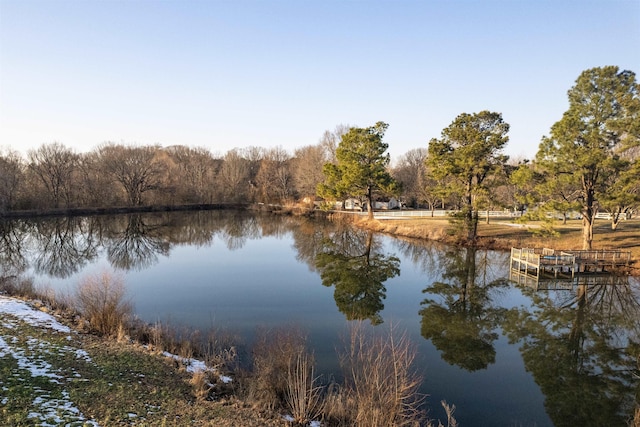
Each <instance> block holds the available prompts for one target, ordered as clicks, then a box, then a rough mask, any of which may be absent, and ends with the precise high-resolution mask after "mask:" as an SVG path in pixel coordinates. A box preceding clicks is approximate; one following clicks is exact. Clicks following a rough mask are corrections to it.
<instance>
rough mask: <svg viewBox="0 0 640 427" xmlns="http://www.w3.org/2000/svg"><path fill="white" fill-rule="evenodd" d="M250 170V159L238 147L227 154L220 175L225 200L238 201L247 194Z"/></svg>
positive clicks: (219, 179)
mask: <svg viewBox="0 0 640 427" xmlns="http://www.w3.org/2000/svg"><path fill="white" fill-rule="evenodd" d="M249 172H250V168H249V161H248V160H247V159H245V158H244V157H243V156H242V155H241V154H240V152H239V151H238V150H237V149H233V150H231V151H228V152H227V154H225V156H224V158H223V159H222V166H221V168H220V173H219V175H218V181H219V183H220V187H221V190H222V191H221V193H222V196H223V200H224V201H227V202H238V201H240V200H243V199H244V198H245V197H246V196H247V194H248V188H249Z"/></svg>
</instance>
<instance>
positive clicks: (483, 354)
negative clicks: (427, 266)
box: [420, 248, 508, 371]
mask: <svg viewBox="0 0 640 427" xmlns="http://www.w3.org/2000/svg"><path fill="white" fill-rule="evenodd" d="M443 254H444V255H443V256H442V257H441V259H440V265H441V266H443V267H444V268H443V270H444V273H443V274H442V281H437V282H434V283H433V284H432V285H431V286H429V287H427V288H426V289H425V290H424V291H423V293H426V294H428V295H429V297H427V298H426V299H425V300H424V301H423V302H422V306H423V308H422V309H421V310H420V315H421V316H422V321H421V333H422V336H423V337H424V338H426V339H428V340H431V342H432V343H433V345H434V346H436V348H437V349H438V350H440V351H441V352H442V359H443V360H445V361H446V362H448V363H449V364H452V365H457V366H459V367H461V368H463V369H466V370H468V371H477V370H479V369H486V368H487V366H489V365H490V364H492V363H494V362H495V358H496V350H495V348H494V345H493V343H494V341H495V340H497V339H498V337H499V334H498V333H497V332H496V329H497V328H498V327H499V326H500V324H501V322H502V319H503V318H504V315H505V309H504V308H501V307H498V306H496V305H494V304H493V302H492V297H491V291H492V290H494V289H497V288H500V287H506V286H507V285H508V282H507V281H506V280H505V279H498V280H494V281H491V282H488V283H487V282H486V279H485V278H486V275H485V274H484V269H486V268H487V264H483V265H482V266H481V267H483V268H481V269H479V270H478V268H477V260H476V256H477V251H476V249H475V248H464V249H460V250H449V251H446V252H444V253H443ZM480 273H481V274H480ZM479 281H481V282H480V283H479Z"/></svg>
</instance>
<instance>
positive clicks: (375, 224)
mask: <svg viewBox="0 0 640 427" xmlns="http://www.w3.org/2000/svg"><path fill="white" fill-rule="evenodd" d="M355 224H356V225H357V226H359V227H363V228H367V229H372V230H375V231H378V232H382V233H388V234H392V235H395V236H403V237H410V238H416V239H428V240H433V241H438V242H443V243H455V237H453V236H452V235H451V229H452V226H451V224H450V222H449V220H448V219H445V218H431V217H425V218H411V219H393V220H391V219H389V220H386V219H385V220H373V221H369V220H367V219H366V218H362V217H358V218H357V219H356V220H355ZM541 228H542V224H541V223H539V222H535V221H531V222H527V223H523V224H520V223H516V222H515V221H513V220H508V219H496V220H492V221H491V222H490V223H489V224H486V223H484V222H481V223H480V224H479V226H478V234H479V239H478V245H479V246H480V247H482V248H487V249H497V250H507V251H508V250H510V249H511V248H512V247H517V248H523V247H527V248H542V247H547V248H553V249H563V250H567V249H581V248H582V222H581V221H579V220H570V221H568V222H567V224H562V222H561V221H556V222H555V223H554V225H553V231H554V232H555V233H554V234H555V235H554V236H549V235H547V236H545V235H541V234H540V230H541ZM593 248H594V249H620V250H624V251H629V252H631V259H632V261H634V264H633V268H632V269H631V271H632V274H635V275H637V274H640V219H632V220H628V221H622V222H621V223H620V224H619V225H618V229H617V230H615V231H613V230H611V225H610V223H609V222H606V221H598V222H596V225H595V226H594V240H593Z"/></svg>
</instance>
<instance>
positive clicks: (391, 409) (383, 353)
mask: <svg viewBox="0 0 640 427" xmlns="http://www.w3.org/2000/svg"><path fill="white" fill-rule="evenodd" d="M415 357H416V349H415V348H414V347H413V346H412V344H411V343H410V341H409V340H408V338H407V336H406V335H405V334H403V333H398V331H396V330H395V328H394V327H393V326H390V327H389V329H388V331H387V333H386V335H384V336H380V335H375V334H374V332H373V330H372V329H371V328H367V326H366V325H365V324H364V323H363V322H355V323H353V324H352V325H351V329H350V331H349V336H348V342H347V343H346V348H345V351H344V353H343V354H342V355H341V364H342V366H343V371H344V374H345V385H344V388H343V390H342V392H341V393H342V395H343V396H344V397H346V401H347V402H350V403H351V404H352V405H354V406H353V407H352V408H349V409H350V410H348V411H347V414H349V413H350V414H351V417H352V419H351V424H350V425H353V426H359V427H395V426H415V425H420V424H421V423H422V422H424V421H425V416H424V414H423V413H422V412H421V411H420V405H421V403H422V401H423V399H422V397H421V396H420V395H419V393H418V388H419V386H420V384H421V382H422V377H421V376H420V375H418V374H417V373H416V371H415V369H414V366H413V362H414V359H415Z"/></svg>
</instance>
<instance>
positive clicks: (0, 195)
mask: <svg viewBox="0 0 640 427" xmlns="http://www.w3.org/2000/svg"><path fill="white" fill-rule="evenodd" d="M24 169H25V167H24V162H23V161H22V158H21V157H20V154H18V153H17V152H16V151H12V150H7V151H0V212H4V211H5V210H10V209H14V208H15V206H16V203H17V201H18V200H17V199H18V192H19V191H20V186H21V185H22V182H23V181H24Z"/></svg>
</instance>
